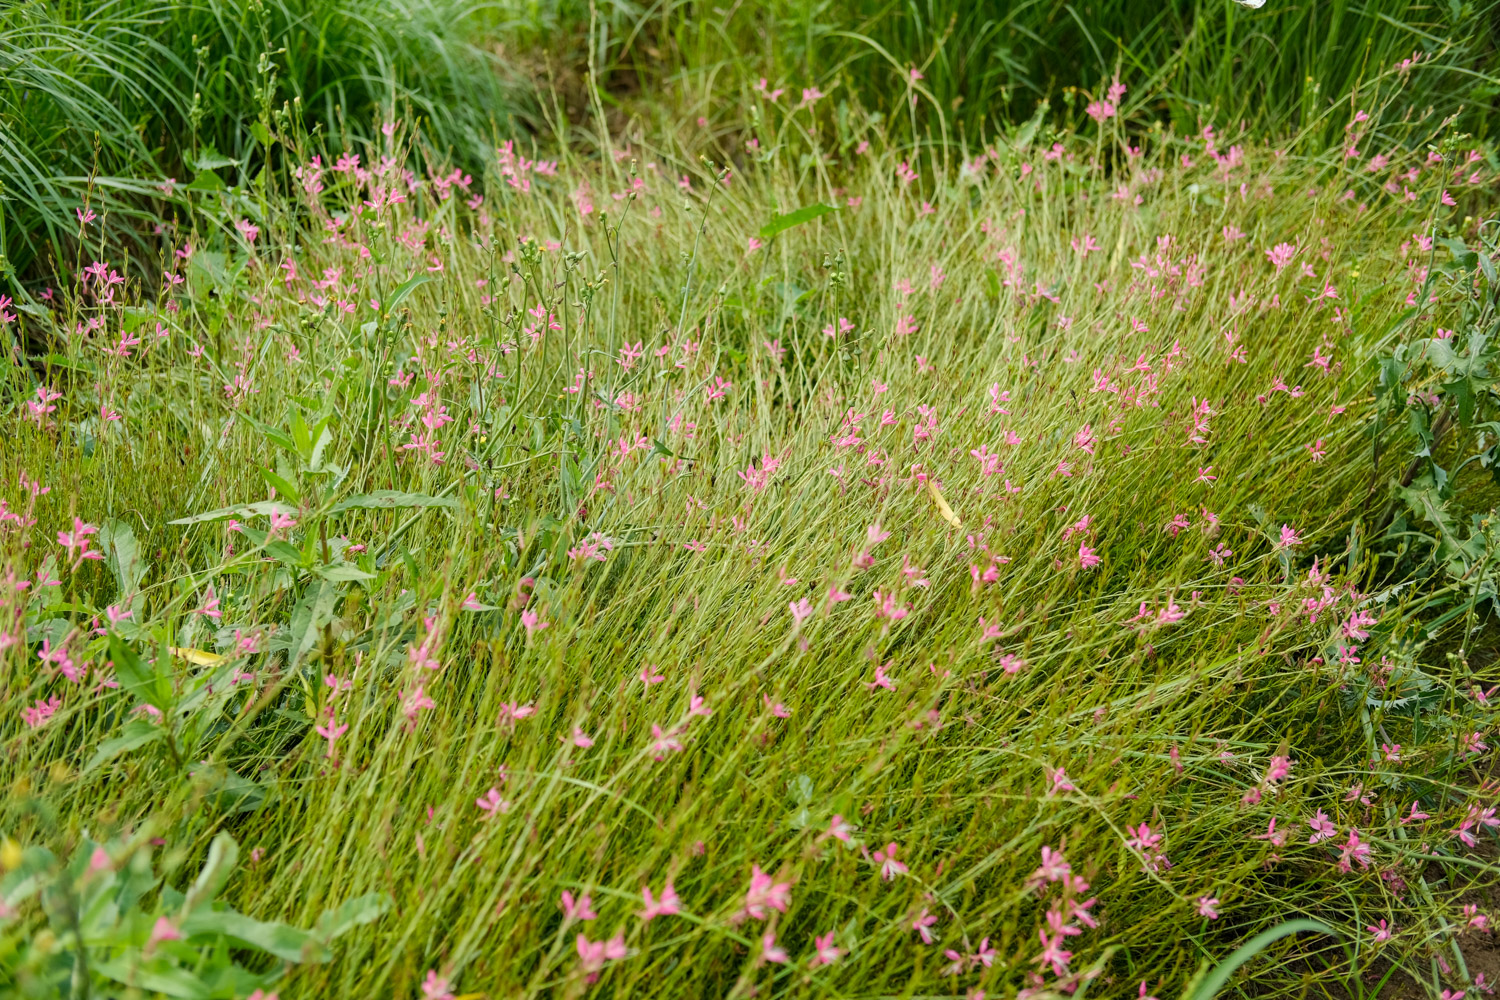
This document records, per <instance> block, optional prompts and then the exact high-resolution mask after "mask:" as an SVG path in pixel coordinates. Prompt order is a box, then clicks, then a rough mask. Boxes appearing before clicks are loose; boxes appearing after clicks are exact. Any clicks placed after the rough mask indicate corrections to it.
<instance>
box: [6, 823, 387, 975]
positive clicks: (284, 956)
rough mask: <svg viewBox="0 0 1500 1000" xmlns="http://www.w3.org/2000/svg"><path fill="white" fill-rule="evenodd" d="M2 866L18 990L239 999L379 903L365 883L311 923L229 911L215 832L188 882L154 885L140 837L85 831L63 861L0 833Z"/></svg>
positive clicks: (319, 957) (327, 944)
mask: <svg viewBox="0 0 1500 1000" xmlns="http://www.w3.org/2000/svg"><path fill="white" fill-rule="evenodd" d="M3 855H4V856H3V857H0V861H3V863H4V864H3V867H4V869H5V874H4V875H3V876H0V983H3V984H4V985H5V987H6V989H7V990H11V991H14V992H13V993H12V994H11V995H13V996H19V997H28V998H38V1000H41V998H49V997H71V998H75V1000H81V998H86V997H90V996H116V995H120V993H121V991H122V990H128V991H132V992H131V993H130V994H129V995H135V996H143V995H144V996H153V997H172V998H183V1000H242V998H243V997H246V996H250V995H256V996H260V995H262V994H263V993H266V994H268V993H269V992H270V990H271V989H272V988H273V987H274V986H275V984H276V983H277V982H278V981H279V980H280V979H282V978H283V976H284V975H285V974H286V971H287V969H289V968H290V967H291V966H293V965H301V964H309V963H313V964H316V963H321V962H327V961H329V960H330V959H331V958H332V957H333V952H332V949H331V946H332V944H333V942H334V941H335V940H336V939H338V938H339V937H341V936H342V935H344V934H347V933H348V932H349V931H351V930H353V929H354V928H356V927H359V926H361V925H363V924H368V923H370V922H372V921H374V920H377V919H379V917H380V916H381V915H382V914H384V913H385V912H386V910H387V909H388V908H389V906H390V900H389V899H388V898H387V897H385V896H383V895H381V894H379V893H374V894H370V895H366V896H362V897H360V898H358V899H353V900H350V901H349V902H347V903H344V904H343V905H342V906H339V907H337V908H336V909H332V910H328V911H327V912H325V913H324V914H323V915H322V916H321V917H320V918H319V919H318V921H317V923H316V925H315V926H314V927H313V928H312V929H311V930H302V929H299V928H296V927H292V926H290V925H288V924H284V923H280V922H278V921H265V920H257V919H255V918H253V917H249V916H246V915H245V914H243V913H239V912H237V911H236V910H234V909H233V908H232V907H230V906H228V905H226V904H225V903H224V902H223V901H221V900H220V899H219V898H218V897H219V895H220V893H221V892H222V891H223V889H224V887H225V884H226V883H227V882H228V881H229V879H230V877H231V876H232V875H233V874H234V870H235V866H236V863H237V861H238V858H239V848H238V846H237V845H236V844H235V841H234V838H233V837H231V836H230V835H229V834H227V833H220V834H219V835H218V836H216V837H215V838H214V840H213V843H212V844H211V845H210V846H209V848H208V854H207V857H206V859H205V860H204V864H203V868H202V870H201V871H200V872H199V873H198V875H197V877H196V878H195V879H194V880H193V882H192V884H191V885H189V886H188V887H187V888H186V889H183V890H179V889H176V888H174V887H172V886H170V885H167V884H164V883H163V881H162V878H161V876H159V875H158V874H156V873H155V871H154V870H153V866H152V862H151V851H150V849H149V847H147V846H146V845H145V844H143V843H142V842H141V840H140V838H136V839H134V840H130V841H119V842H116V843H112V844H98V843H95V842H94V841H92V840H89V839H88V838H84V839H83V840H81V841H80V842H79V844H78V846H77V847H76V848H75V849H74V851H73V854H72V857H71V858H70V859H68V860H66V861H62V860H60V859H58V858H57V857H56V856H55V855H54V854H53V853H52V851H50V850H49V849H47V848H46V847H41V846H32V847H26V848H24V849H23V848H21V847H20V846H18V845H17V844H16V843H15V842H14V841H10V840H7V841H6V842H5V844H4V848H3Z"/></svg>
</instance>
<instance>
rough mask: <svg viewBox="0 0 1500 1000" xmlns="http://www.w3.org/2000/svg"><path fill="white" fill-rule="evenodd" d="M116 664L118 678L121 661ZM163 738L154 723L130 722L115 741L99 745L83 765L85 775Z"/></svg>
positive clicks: (139, 720)
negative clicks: (123, 754)
mask: <svg viewBox="0 0 1500 1000" xmlns="http://www.w3.org/2000/svg"><path fill="white" fill-rule="evenodd" d="M115 664H116V676H118V675H119V661H118V660H116V661H115ZM161 737H162V728H161V726H159V725H157V724H156V723H154V722H147V721H146V720H145V719H136V720H134V721H132V722H128V723H126V725H125V729H124V730H123V731H122V732H121V733H120V735H119V736H116V737H115V738H114V739H109V740H105V741H104V742H103V743H100V744H99V749H98V750H95V751H94V756H92V757H90V758H89V762H88V763H87V764H85V765H83V773H84V774H88V773H89V772H90V771H92V770H94V769H95V768H97V767H100V766H101V765H103V764H106V763H108V762H109V761H111V760H113V759H114V758H116V757H118V756H119V755H120V754H122V753H126V752H128V751H131V750H135V749H137V748H138V747H143V746H145V745H146V744H147V743H154V742H156V741H157V740H159V739H161Z"/></svg>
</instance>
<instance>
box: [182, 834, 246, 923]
mask: <svg viewBox="0 0 1500 1000" xmlns="http://www.w3.org/2000/svg"><path fill="white" fill-rule="evenodd" d="M239 857H240V845H239V844H236V843H235V842H234V838H233V837H231V836H230V835H229V834H228V833H225V832H224V831H222V830H221V831H219V833H218V834H217V835H216V836H215V837H214V839H213V843H211V844H209V845H208V860H207V861H205V862H204V863H203V870H202V871H201V872H199V873H198V877H197V878H196V879H194V880H193V887H192V888H191V889H189V890H188V893H187V899H186V900H184V901H183V904H182V905H183V908H184V909H186V910H194V909H196V908H197V907H199V906H202V905H203V904H204V903H209V902H212V901H213V899H214V897H215V896H217V895H218V894H219V890H221V889H223V888H224V883H226V882H228V881H229V876H230V875H231V874H233V872H234V863H235V862H236V861H238V860H239Z"/></svg>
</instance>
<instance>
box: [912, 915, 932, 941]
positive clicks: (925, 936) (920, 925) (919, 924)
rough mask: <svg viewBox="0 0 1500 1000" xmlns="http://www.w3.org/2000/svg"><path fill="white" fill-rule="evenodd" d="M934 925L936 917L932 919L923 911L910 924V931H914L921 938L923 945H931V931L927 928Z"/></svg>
mask: <svg viewBox="0 0 1500 1000" xmlns="http://www.w3.org/2000/svg"><path fill="white" fill-rule="evenodd" d="M935 923H937V917H934V916H933V915H932V914H930V913H928V912H927V911H926V910H925V909H924V910H923V911H922V912H921V913H920V914H918V915H917V919H915V920H913V921H912V922H911V929H912V930H914V931H916V932H917V934H918V935H919V936H920V937H921V938H922V943H923V944H932V931H930V930H928V928H930V927H931V926H932V925H933V924H935Z"/></svg>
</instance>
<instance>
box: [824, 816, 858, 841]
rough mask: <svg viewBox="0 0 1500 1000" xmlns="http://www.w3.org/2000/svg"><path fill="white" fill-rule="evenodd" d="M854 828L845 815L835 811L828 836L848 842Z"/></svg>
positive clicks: (829, 824) (829, 825)
mask: <svg viewBox="0 0 1500 1000" xmlns="http://www.w3.org/2000/svg"><path fill="white" fill-rule="evenodd" d="M854 829H855V828H854V827H853V826H852V825H850V824H849V822H848V821H846V820H845V819H844V817H843V816H841V815H840V814H838V813H834V814H833V819H832V820H830V821H829V823H828V833H827V834H826V836H829V837H832V838H833V839H835V840H840V841H843V842H844V843H846V844H847V843H849V840H850V836H851V835H852V834H853V833H854Z"/></svg>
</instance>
